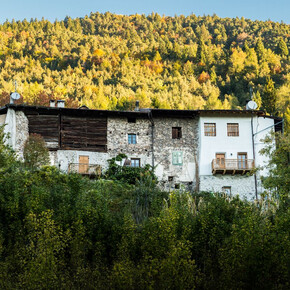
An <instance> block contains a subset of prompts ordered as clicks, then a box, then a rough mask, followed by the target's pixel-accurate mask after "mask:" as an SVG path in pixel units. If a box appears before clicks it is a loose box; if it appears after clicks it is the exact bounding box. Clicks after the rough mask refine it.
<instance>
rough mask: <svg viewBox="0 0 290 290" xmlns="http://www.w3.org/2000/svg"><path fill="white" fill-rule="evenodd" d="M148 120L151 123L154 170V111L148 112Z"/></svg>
mask: <svg viewBox="0 0 290 290" xmlns="http://www.w3.org/2000/svg"><path fill="white" fill-rule="evenodd" d="M148 118H149V120H150V122H151V151H152V167H153V169H154V159H155V158H154V120H153V116H152V111H151V110H150V111H149V112H148Z"/></svg>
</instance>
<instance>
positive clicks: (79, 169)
mask: <svg viewBox="0 0 290 290" xmlns="http://www.w3.org/2000/svg"><path fill="white" fill-rule="evenodd" d="M68 172H69V173H71V172H74V173H79V174H83V175H90V176H100V175H101V173H102V167H101V165H98V164H87V163H70V164H69V165H68Z"/></svg>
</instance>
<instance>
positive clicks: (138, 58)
mask: <svg viewBox="0 0 290 290" xmlns="http://www.w3.org/2000/svg"><path fill="white" fill-rule="evenodd" d="M289 45H290V26H289V25H287V24H283V23H275V22H271V21H266V22H263V21H251V20H248V19H244V18H241V19H239V18H234V19H230V18H219V17H217V16H215V15H214V16H204V17H197V16H195V15H190V16H188V17H184V16H182V15H181V16H176V17H161V16H160V15H158V14H154V13H152V14H151V15H149V16H145V15H137V14H136V15H131V16H124V15H115V14H111V13H105V14H100V13H92V14H91V15H90V16H89V17H87V16H86V17H85V18H77V19H71V18H69V17H67V18H66V19H65V20H64V21H55V22H54V23H51V22H49V21H47V20H44V19H43V20H41V21H38V20H36V19H32V20H30V21H26V20H24V21H22V22H15V21H12V22H5V23H4V24H3V25H0V105H3V104H5V103H6V102H7V101H8V95H9V93H10V92H11V91H13V90H14V85H13V80H14V79H16V80H17V82H18V91H19V92H20V93H21V94H22V96H23V100H22V101H24V102H27V103H31V104H46V105H47V104H48V99H49V98H51V97H53V98H55V99H60V98H61V99H66V100H67V101H68V105H69V106H79V105H87V106H88V107H90V108H100V109H121V110H122V109H130V108H132V107H133V106H134V102H135V100H137V99H138V100H140V102H141V106H142V107H155V108H175V109H204V108H205V109H219V108H225V109H228V108H241V107H243V106H244V105H245V103H246V100H247V99H249V88H250V87H252V88H253V91H254V93H255V98H256V101H257V102H258V104H259V105H260V106H261V108H263V109H265V110H266V111H267V112H268V113H272V114H279V115H281V114H283V113H284V112H285V111H286V110H287V107H289V95H290V73H289V64H290V63H289ZM288 113H289V110H288Z"/></svg>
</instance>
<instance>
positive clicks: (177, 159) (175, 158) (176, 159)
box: [172, 151, 183, 165]
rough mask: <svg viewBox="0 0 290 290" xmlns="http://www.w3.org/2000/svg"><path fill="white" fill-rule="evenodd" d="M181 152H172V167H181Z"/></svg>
mask: <svg viewBox="0 0 290 290" xmlns="http://www.w3.org/2000/svg"><path fill="white" fill-rule="evenodd" d="M182 155H183V154H182V151H173V152H172V165H182V163H183V158H182Z"/></svg>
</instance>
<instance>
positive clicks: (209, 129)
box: [204, 123, 216, 136]
mask: <svg viewBox="0 0 290 290" xmlns="http://www.w3.org/2000/svg"><path fill="white" fill-rule="evenodd" d="M204 136H216V124H215V123H204Z"/></svg>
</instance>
